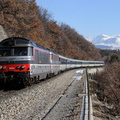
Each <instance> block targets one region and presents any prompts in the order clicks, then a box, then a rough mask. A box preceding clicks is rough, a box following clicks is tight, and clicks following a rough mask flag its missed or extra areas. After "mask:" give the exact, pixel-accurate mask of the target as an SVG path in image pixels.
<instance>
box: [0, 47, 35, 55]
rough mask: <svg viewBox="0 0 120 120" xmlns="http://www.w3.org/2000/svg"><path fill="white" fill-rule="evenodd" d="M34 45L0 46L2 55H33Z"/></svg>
mask: <svg viewBox="0 0 120 120" xmlns="http://www.w3.org/2000/svg"><path fill="white" fill-rule="evenodd" d="M32 55H33V50H32V47H6V48H0V56H32Z"/></svg>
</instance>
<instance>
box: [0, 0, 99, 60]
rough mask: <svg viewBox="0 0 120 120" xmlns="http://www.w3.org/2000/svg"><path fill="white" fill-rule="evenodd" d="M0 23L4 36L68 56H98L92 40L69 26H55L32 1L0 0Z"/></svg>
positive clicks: (86, 57) (46, 14) (80, 57)
mask: <svg viewBox="0 0 120 120" xmlns="http://www.w3.org/2000/svg"><path fill="white" fill-rule="evenodd" d="M0 24H1V25H2V26H3V27H4V29H5V31H6V32H7V35H8V37H13V36H20V37H26V38H28V39H31V40H33V41H35V42H37V43H38V44H40V45H42V46H44V47H46V48H49V49H51V50H53V51H55V52H57V53H59V54H61V55H63V56H66V57H69V58H74V59H84V60H100V59H101V55H100V53H99V50H98V49H96V48H95V46H94V45H93V44H92V43H90V42H88V41H87V40H86V39H85V38H84V37H83V36H82V35H80V34H78V33H77V32H76V30H75V29H73V28H71V27H70V26H69V25H67V24H65V23H60V24H59V25H58V24H57V22H56V21H55V20H54V19H53V18H52V15H51V14H50V13H49V12H48V10H46V9H44V8H42V7H40V6H37V5H36V1H35V0H0Z"/></svg>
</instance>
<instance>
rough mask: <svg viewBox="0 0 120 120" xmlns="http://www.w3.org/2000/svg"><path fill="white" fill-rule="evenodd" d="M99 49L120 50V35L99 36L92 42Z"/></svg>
mask: <svg viewBox="0 0 120 120" xmlns="http://www.w3.org/2000/svg"><path fill="white" fill-rule="evenodd" d="M90 41H91V42H92V43H93V44H94V45H95V46H96V47H97V48H101V49H120V35H114V36H109V35H105V34H102V35H98V36H96V37H94V38H92V39H91V40H90Z"/></svg>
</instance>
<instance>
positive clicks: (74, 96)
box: [40, 72, 84, 120]
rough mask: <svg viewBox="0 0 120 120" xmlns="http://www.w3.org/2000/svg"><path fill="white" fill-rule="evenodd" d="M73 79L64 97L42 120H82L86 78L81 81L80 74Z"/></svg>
mask: <svg viewBox="0 0 120 120" xmlns="http://www.w3.org/2000/svg"><path fill="white" fill-rule="evenodd" d="M73 78H74V79H73V81H72V82H71V83H70V84H69V86H67V87H66V89H65V90H64V91H63V93H62V95H61V96H60V97H59V98H58V99H57V100H56V102H55V103H54V104H53V105H52V106H51V108H50V109H49V111H48V112H47V113H46V114H45V115H44V116H43V117H42V118H41V119H40V120H51V119H65V120H70V119H72V120H76V119H80V113H81V107H82V96H83V90H84V88H83V86H82V85H83V83H84V78H83V79H82V80H81V77H80V74H79V72H78V73H77V74H76V76H73ZM66 102H67V103H66Z"/></svg>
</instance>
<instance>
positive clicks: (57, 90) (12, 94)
mask: <svg viewBox="0 0 120 120" xmlns="http://www.w3.org/2000/svg"><path fill="white" fill-rule="evenodd" d="M83 80H84V79H83ZM82 86H83V82H81V80H80V77H77V78H76V70H70V71H67V72H64V73H62V74H60V75H58V76H55V77H53V78H50V79H47V80H44V81H41V82H40V83H39V84H34V85H32V86H30V87H27V88H24V89H21V90H11V91H2V90H1V91H0V92H1V95H0V120H40V119H43V118H44V117H45V116H46V114H47V113H48V112H49V111H50V109H51V108H52V107H53V106H54V104H56V103H58V104H57V106H56V107H57V108H58V109H59V113H61V114H59V115H61V117H62V118H63V117H65V118H66V120H67V119H68V120H69V119H70V118H75V117H76V118H77V117H80V109H81V103H82V97H81V96H80V94H81V93H83V87H82ZM59 100H60V101H59ZM57 101H58V102H57ZM51 113H54V114H56V113H55V112H53V111H52V112H51ZM63 115H64V116H63ZM59 117H60V116H59ZM45 119H47V118H45Z"/></svg>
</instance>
